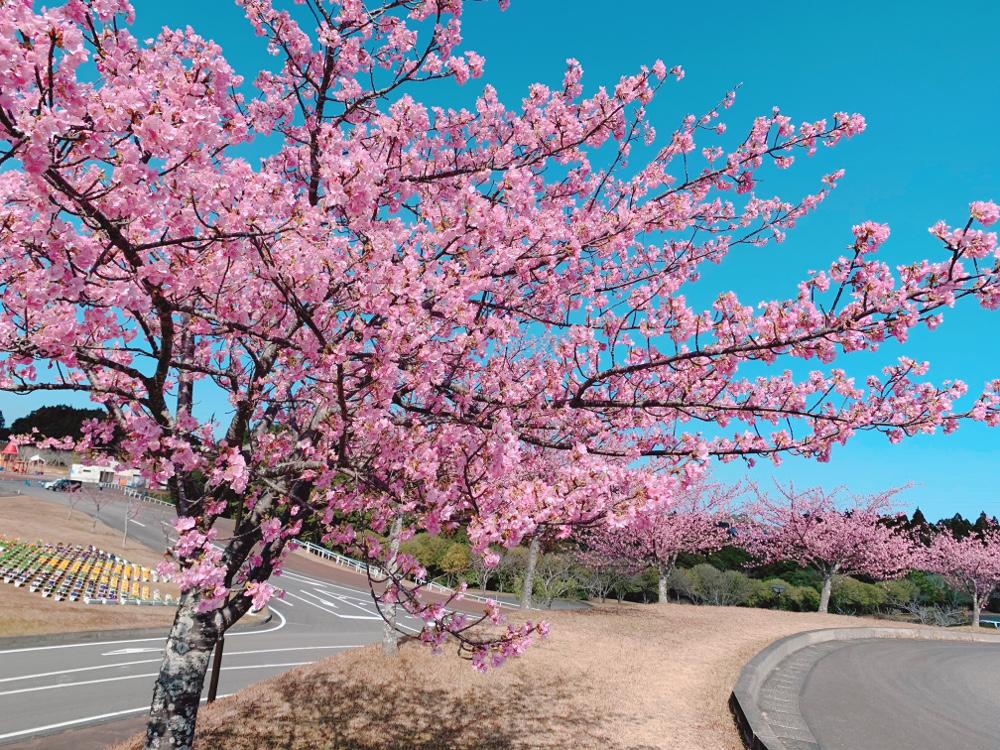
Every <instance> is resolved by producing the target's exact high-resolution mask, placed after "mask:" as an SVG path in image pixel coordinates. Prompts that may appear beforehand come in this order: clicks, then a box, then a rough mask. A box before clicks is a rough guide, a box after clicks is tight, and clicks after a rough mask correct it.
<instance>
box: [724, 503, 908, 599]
mask: <svg viewBox="0 0 1000 750" xmlns="http://www.w3.org/2000/svg"><path fill="white" fill-rule="evenodd" d="M776 488H777V491H778V495H779V499H777V500H775V499H772V498H771V497H769V496H768V495H767V494H766V493H764V492H762V491H761V490H760V489H759V488H757V487H754V490H755V494H756V501H755V502H754V504H753V505H752V506H751V507H750V508H749V509H748V515H749V523H747V524H744V525H742V526H740V527H738V529H737V533H738V536H739V539H740V543H741V545H742V546H743V547H744V548H745V549H746V550H747V551H748V552H749V553H750V554H752V555H753V556H754V557H755V559H756V561H757V562H759V563H761V564H765V565H767V564H772V563H776V562H782V561H788V562H794V563H796V564H798V565H801V566H803V567H809V568H813V569H815V570H817V571H818V572H819V573H820V574H821V575H822V576H823V590H822V592H821V595H820V605H819V611H820V612H826V611H827V607H828V605H829V601H830V591H831V584H832V582H833V577H834V576H835V575H838V574H839V575H852V574H862V575H867V576H871V577H873V578H883V579H886V578H895V577H898V576H901V575H903V574H904V573H906V572H908V571H909V570H911V569H913V568H914V567H916V566H917V565H918V563H919V561H920V559H921V553H920V551H919V547H918V544H917V542H916V541H915V540H914V539H913V538H912V537H911V536H910V535H909V534H908V533H907V532H905V531H904V530H903V529H902V528H901V527H899V526H898V525H893V524H891V523H889V521H891V520H892V517H891V515H890V511H891V509H892V506H891V500H892V498H893V497H894V496H895V495H896V494H897V493H898V492H900V490H899V489H894V490H889V491H887V492H883V493H880V494H877V495H871V496H868V497H855V498H852V499H851V500H850V501H849V502H847V503H843V504H842V503H840V502H838V500H839V498H838V492H837V491H834V492H826V491H824V490H823V489H821V488H819V487H815V488H812V489H809V490H805V491H801V492H800V491H796V490H795V488H794V486H791V485H789V486H788V487H782V486H781V485H776Z"/></svg>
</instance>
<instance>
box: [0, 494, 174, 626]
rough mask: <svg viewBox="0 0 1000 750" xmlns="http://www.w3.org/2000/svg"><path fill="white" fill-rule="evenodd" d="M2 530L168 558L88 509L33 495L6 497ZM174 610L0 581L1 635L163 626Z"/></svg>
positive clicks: (167, 588)
mask: <svg viewBox="0 0 1000 750" xmlns="http://www.w3.org/2000/svg"><path fill="white" fill-rule="evenodd" d="M0 534H3V535H5V536H8V537H16V538H20V539H23V540H27V541H38V540H40V541H42V542H46V543H58V542H64V543H67V544H83V545H86V544H93V545H94V546H95V547H99V548H101V549H103V550H106V551H108V552H114V553H115V554H118V555H122V556H123V557H125V558H127V559H128V560H130V561H132V562H136V563H139V564H141V565H147V566H150V567H153V566H155V565H156V564H157V563H158V562H159V561H160V560H162V559H163V557H162V555H161V554H160V553H158V552H156V551H155V550H152V549H150V548H149V547H146V546H144V545H142V544H139V543H138V542H134V541H132V540H129V541H128V542H127V544H126V546H125V548H122V544H121V542H122V535H121V532H119V531H115V530H114V529H112V528H111V527H109V526H106V525H105V524H103V523H100V522H98V523H97V525H96V527H95V526H94V522H93V519H92V518H91V517H90V516H88V515H87V514H86V513H85V512H84V511H82V510H79V509H78V510H74V511H73V512H72V514H70V511H69V509H68V508H67V507H66V506H65V505H61V504H59V503H56V502H53V501H51V500H43V499H40V498H37V497H31V496H28V495H15V496H6V497H0ZM157 588H159V589H160V591H161V592H162V593H163V594H167V593H170V594H173V595H176V593H177V590H176V587H174V586H171V585H170V584H164V583H160V584H157ZM173 616H174V610H173V608H172V607H137V606H129V605H110V604H109V605H96V604H83V603H82V602H66V601H63V602H56V601H53V600H52V599H45V598H43V597H42V596H41V594H38V593H34V594H32V593H30V592H29V591H28V590H27V589H25V588H16V587H15V586H14V585H13V584H9V583H3V582H2V581H0V637H2V636H16V635H41V634H46V633H70V632H80V631H85V630H107V629H120V628H148V627H162V626H166V625H168V624H169V623H170V622H171V621H172V620H173Z"/></svg>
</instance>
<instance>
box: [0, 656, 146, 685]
mask: <svg viewBox="0 0 1000 750" xmlns="http://www.w3.org/2000/svg"><path fill="white" fill-rule="evenodd" d="M158 661H160V659H139V660H138V661H119V662H115V663H114V664H98V665H96V666H93V667H77V668H76V669H60V670H59V671H57V672H39V673H38V674H25V675H21V676H20V677H4V678H2V679H0V682H16V681H17V680H34V679H37V678H39V677H54V676H56V675H61V674H70V673H72V672H90V671H92V670H94V669H112V668H114V667H130V666H132V665H133V664H154V663H156V662H158Z"/></svg>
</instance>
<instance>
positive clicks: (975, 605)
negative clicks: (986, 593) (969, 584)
mask: <svg viewBox="0 0 1000 750" xmlns="http://www.w3.org/2000/svg"><path fill="white" fill-rule="evenodd" d="M981 609H982V607H980V605H979V593H978V592H976V591H973V592H972V627H974V628H976V629H978V628H979V611H980V610H981Z"/></svg>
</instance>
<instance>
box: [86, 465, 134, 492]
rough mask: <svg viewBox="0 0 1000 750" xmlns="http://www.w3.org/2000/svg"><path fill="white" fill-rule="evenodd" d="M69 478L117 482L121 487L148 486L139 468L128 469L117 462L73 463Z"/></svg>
mask: <svg viewBox="0 0 1000 750" xmlns="http://www.w3.org/2000/svg"><path fill="white" fill-rule="evenodd" d="M69 478H70V479H72V480H74V481H76V482H90V483H93V484H97V483H101V484H116V485H118V486H119V487H145V486H146V480H145V479H144V478H143V476H142V474H141V473H140V472H139V470H138V469H127V468H125V467H121V466H118V465H117V464H111V465H109V466H90V465H87V464H73V465H72V466H70V468H69Z"/></svg>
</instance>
